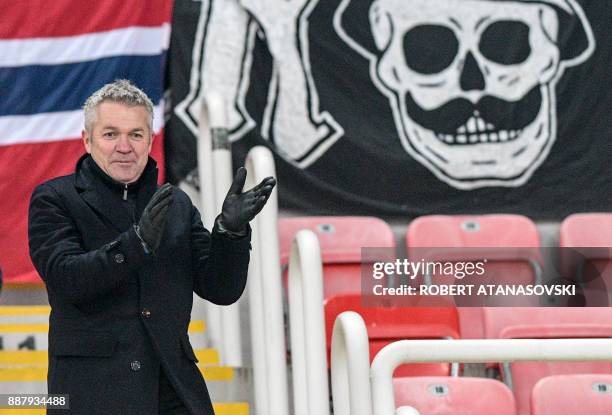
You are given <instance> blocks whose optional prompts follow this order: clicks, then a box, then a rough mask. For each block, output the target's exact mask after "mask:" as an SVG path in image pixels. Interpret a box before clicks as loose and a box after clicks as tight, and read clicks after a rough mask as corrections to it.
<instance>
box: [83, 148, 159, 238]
mask: <svg viewBox="0 0 612 415" xmlns="http://www.w3.org/2000/svg"><path fill="white" fill-rule="evenodd" d="M87 156H88V155H87V154H85V155H84V156H83V157H81V159H79V161H78V162H77V168H76V174H75V187H76V188H77V191H78V192H79V193H80V195H81V197H82V198H83V200H84V201H85V203H87V205H89V207H91V208H92V209H93V210H94V211H95V212H96V214H97V215H98V217H99V218H100V219H101V220H102V221H103V222H105V223H106V224H107V225H109V226H111V227H112V228H114V229H115V230H116V231H117V232H125V231H126V230H127V229H128V228H129V227H130V226H131V225H132V218H131V217H130V215H129V214H128V211H127V208H126V206H125V205H124V201H123V200H121V192H120V191H113V190H112V189H110V188H109V187H108V186H106V185H105V184H104V183H102V181H101V180H99V179H98V178H96V176H95V174H94V173H93V172H92V171H91V168H90V167H89V166H88V163H93V160H92V159H91V158H88V157H87ZM153 163H154V161H153ZM149 167H152V168H146V169H145V171H144V172H143V174H145V175H146V176H145V177H144V179H145V183H143V186H141V188H140V191H139V194H138V196H137V209H138V217H140V212H142V210H143V209H144V207H145V206H146V204H147V203H148V201H149V200H150V199H151V196H153V193H154V192H155V189H156V185H155V182H156V180H157V168H156V167H155V166H149ZM151 180H152V181H153V186H151V185H150V181H151ZM141 205H142V207H141Z"/></svg>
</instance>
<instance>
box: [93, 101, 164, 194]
mask: <svg viewBox="0 0 612 415" xmlns="http://www.w3.org/2000/svg"><path fill="white" fill-rule="evenodd" d="M91 130H92V131H91V132H88V131H86V130H83V132H82V138H83V142H84V144H85V150H87V152H88V153H89V154H91V157H92V158H93V159H94V161H95V162H96V164H97V165H98V166H100V168H101V169H102V170H103V171H104V172H106V174H108V175H109V176H110V177H112V178H113V179H115V180H116V181H118V182H121V183H132V182H134V181H136V180H138V178H139V177H140V175H141V174H142V172H143V170H144V168H145V166H146V165H147V160H148V157H149V153H150V152H151V146H152V144H153V135H152V133H151V130H150V128H149V117H148V113H147V110H146V108H145V107H143V106H131V107H130V106H127V105H124V104H121V103H117V102H102V103H101V104H100V105H98V108H97V116H96V118H95V120H94V122H93V125H92V128H91Z"/></svg>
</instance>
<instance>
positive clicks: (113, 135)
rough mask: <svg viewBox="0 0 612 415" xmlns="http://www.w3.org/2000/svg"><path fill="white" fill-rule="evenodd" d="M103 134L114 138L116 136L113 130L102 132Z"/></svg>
mask: <svg viewBox="0 0 612 415" xmlns="http://www.w3.org/2000/svg"><path fill="white" fill-rule="evenodd" d="M102 136H103V137H105V138H113V137H115V133H114V132H112V131H108V132H106V133H104V134H102Z"/></svg>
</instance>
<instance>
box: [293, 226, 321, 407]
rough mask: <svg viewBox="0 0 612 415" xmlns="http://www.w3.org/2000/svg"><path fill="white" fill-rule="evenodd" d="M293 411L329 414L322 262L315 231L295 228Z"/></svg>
mask: <svg viewBox="0 0 612 415" xmlns="http://www.w3.org/2000/svg"><path fill="white" fill-rule="evenodd" d="M288 286H289V327H290V329H291V333H290V337H291V356H292V359H291V362H292V379H293V407H294V412H293V413H294V415H311V414H318V415H329V389H328V378H327V357H326V348H325V317H324V314H323V266H322V263H321V249H320V247H319V240H318V238H317V235H316V234H315V233H314V232H312V231H311V230H306V229H304V230H301V231H298V232H297V234H296V235H295V237H294V240H293V243H292V246H291V256H290V258H289V279H288Z"/></svg>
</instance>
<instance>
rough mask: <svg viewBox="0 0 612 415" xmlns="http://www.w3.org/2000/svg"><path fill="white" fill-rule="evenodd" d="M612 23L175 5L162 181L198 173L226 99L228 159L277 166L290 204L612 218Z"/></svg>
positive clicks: (608, 16)
mask: <svg viewBox="0 0 612 415" xmlns="http://www.w3.org/2000/svg"><path fill="white" fill-rule="evenodd" d="M611 21H612V7H611V6H610V4H609V2H607V1H597V0H588V1H587V0H582V1H578V0H541V1H533V0H525V1H498V0H437V1H435V2H433V1H431V0H405V1H396V0H376V1H369V0H368V1H365V0H341V1H340V0H329V1H327V0H326V1H322V0H303V1H297V0H294V1H289V2H287V1H285V0H283V1H278V4H276V2H275V1H263V0H243V1H241V2H237V1H228V0H224V1H219V0H210V1H202V2H194V1H192V0H177V1H176V3H175V10H174V21H173V34H172V36H173V37H172V41H171V47H170V66H169V67H170V72H169V83H170V86H171V91H172V96H171V98H172V102H173V107H172V114H171V115H172V116H171V119H170V122H169V124H168V131H167V139H166V143H167V144H166V147H167V159H168V163H169V165H168V174H169V176H170V178H171V179H173V180H174V181H178V180H180V179H182V178H184V177H185V176H186V175H187V173H188V172H190V171H191V170H192V169H193V168H195V166H196V162H195V154H196V151H195V138H194V134H196V132H197V116H196V114H198V111H199V102H200V100H201V96H202V94H203V93H206V92H207V91H215V92H218V93H220V94H222V95H223V96H224V97H226V99H227V100H228V107H229V114H228V122H229V128H230V139H231V140H232V142H233V143H234V144H233V147H232V148H233V152H234V161H235V163H236V164H241V163H242V161H243V160H244V157H245V155H246V153H247V152H248V150H249V149H250V148H251V147H252V146H254V145H266V146H268V147H270V148H271V149H272V151H273V152H274V154H275V155H276V163H277V172H278V178H279V185H280V193H279V195H280V203H281V206H284V207H296V208H298V209H300V210H308V211H310V212H312V213H315V212H316V213H339V214H374V215H379V216H386V215H393V216H403V217H412V216H418V215H423V214H432V213H488V212H507V213H520V214H524V215H527V216H530V217H531V218H534V219H557V220H558V219H561V218H563V217H565V216H566V215H568V214H570V213H573V212H581V211H610V210H611V209H612V191H611V190H612V169H611V168H610V160H611V159H612V121H611V117H610V115H609V114H610V113H612V94H611V93H610V91H612V77H610V75H609V67H610V65H611V64H612V56H611V55H610V52H611V51H612V38H611V35H610V30H609V22H611Z"/></svg>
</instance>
